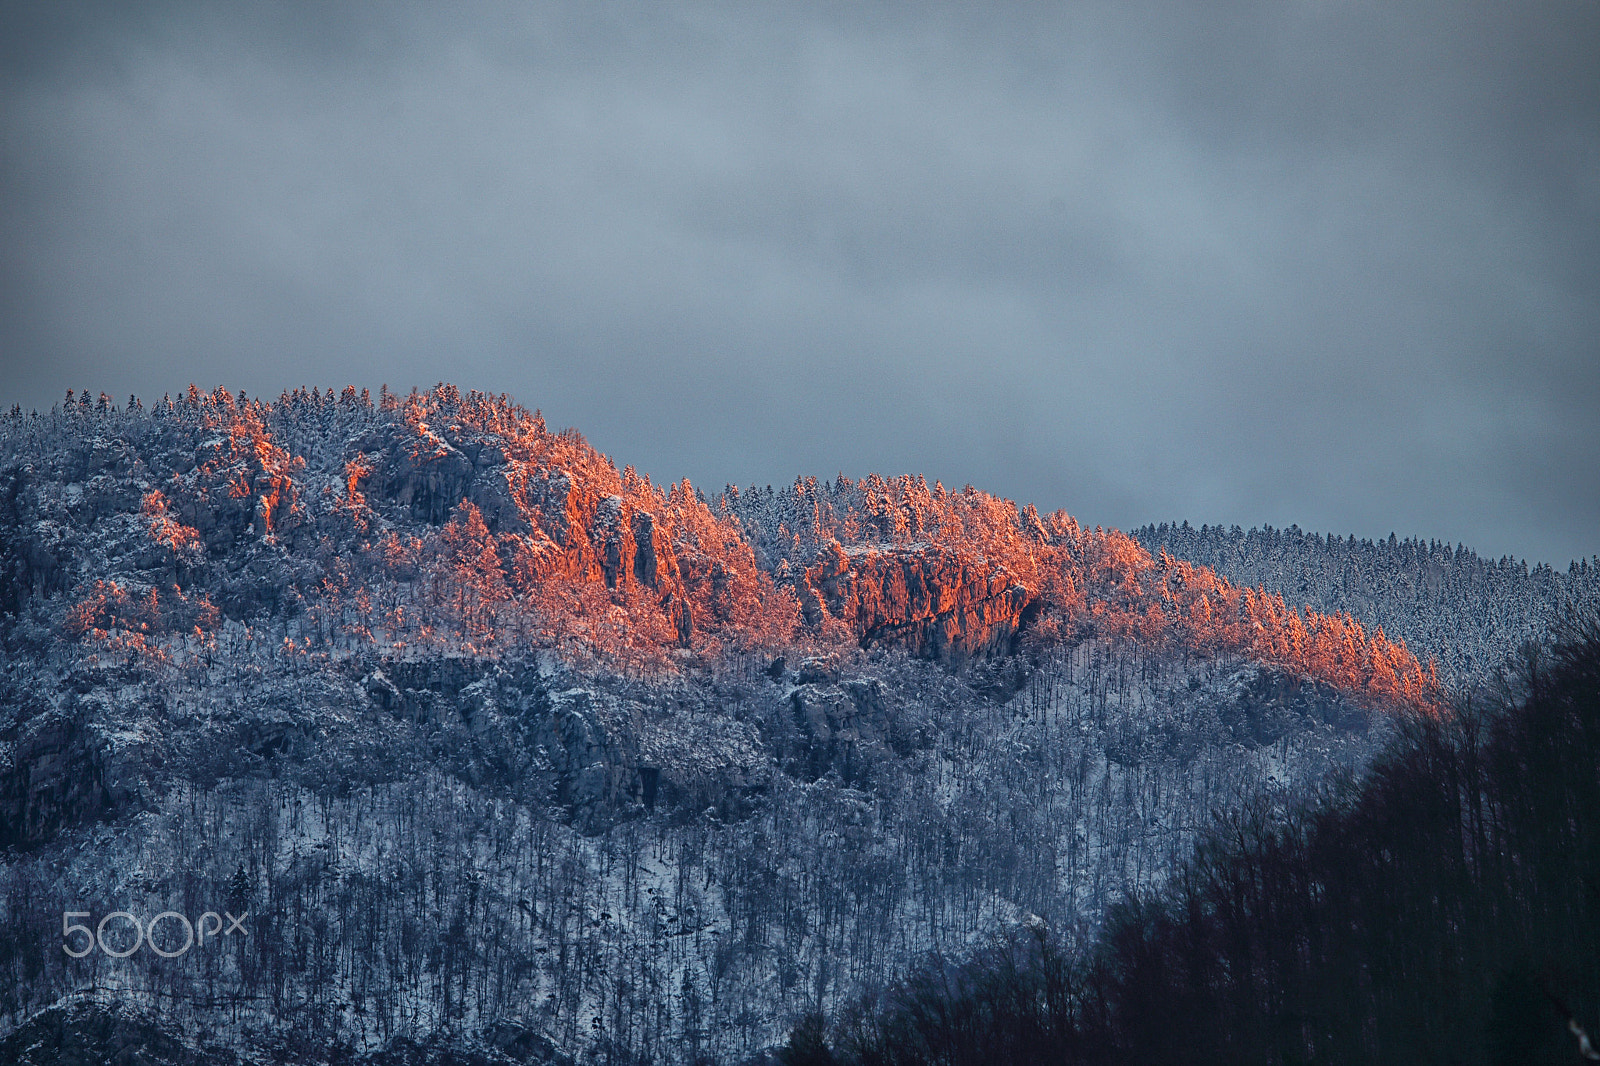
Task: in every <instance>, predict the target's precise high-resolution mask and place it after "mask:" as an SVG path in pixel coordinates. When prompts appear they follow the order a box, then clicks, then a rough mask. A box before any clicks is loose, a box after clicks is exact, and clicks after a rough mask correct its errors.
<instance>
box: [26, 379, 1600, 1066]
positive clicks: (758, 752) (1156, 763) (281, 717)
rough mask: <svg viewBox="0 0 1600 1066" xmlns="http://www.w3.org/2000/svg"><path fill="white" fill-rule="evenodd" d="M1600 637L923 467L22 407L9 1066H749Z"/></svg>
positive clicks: (1505, 578) (1245, 537)
mask: <svg viewBox="0 0 1600 1066" xmlns="http://www.w3.org/2000/svg"><path fill="white" fill-rule="evenodd" d="M1597 602H1600V579H1597V573H1596V567H1594V566H1589V565H1578V566H1575V567H1574V568H1573V569H1571V570H1569V571H1568V572H1567V573H1565V574H1558V573H1556V572H1554V571H1551V570H1549V569H1547V568H1536V569H1535V570H1534V571H1531V572H1530V571H1527V570H1526V569H1525V568H1522V567H1519V566H1516V565H1512V564H1510V563H1509V562H1503V563H1501V564H1489V563H1486V562H1484V561H1480V560H1478V559H1477V558H1476V557H1475V556H1473V555H1471V553H1470V552H1466V551H1464V550H1451V549H1449V548H1447V547H1442V546H1435V545H1426V546H1424V545H1421V544H1418V543H1416V542H1406V543H1404V544H1398V543H1391V544H1384V545H1375V544H1371V543H1364V544H1359V545H1358V544H1355V543H1353V542H1351V543H1348V544H1347V543H1346V542H1344V541H1340V540H1338V539H1337V538H1334V539H1331V540H1323V539H1320V538H1315V537H1308V536H1306V535H1303V534H1300V533H1299V532H1298V531H1297V530H1295V531H1290V532H1288V533H1279V532H1274V531H1265V532H1256V531H1252V533H1251V534H1243V533H1241V532H1238V531H1230V532H1228V533H1223V532H1222V531H1213V530H1209V529H1204V530H1201V531H1195V530H1192V529H1190V528H1188V527H1186V526H1185V527H1178V528H1173V527H1154V528H1147V529H1144V530H1140V531H1138V533H1137V534H1136V535H1135V536H1128V535H1126V534H1123V533H1121V532H1118V531H1116V530H1106V529H1099V528H1095V529H1087V528H1084V527H1083V526H1081V525H1080V524H1079V523H1078V522H1076V521H1075V520H1074V519H1072V518H1071V517H1070V516H1068V515H1066V514H1064V513H1061V512H1056V513H1054V514H1048V515H1041V514H1040V513H1039V512H1038V511H1037V510H1035V509H1034V508H1033V507H1031V506H1026V505H1024V506H1020V507H1019V506H1018V505H1017V504H1014V503H1013V502H1011V501H1008V500H1004V499H1001V498H998V497H995V496H991V495H989V494H987V493H984V492H982V491H979V490H977V489H974V488H972V487H970V486H968V487H964V488H962V489H960V490H953V489H949V488H946V487H945V486H943V485H941V484H938V483H935V484H933V485H932V486H930V485H928V484H927V483H926V482H925V481H924V480H923V479H921V478H917V477H912V476H900V477H880V476H877V475H873V476H869V477H867V478H864V479H861V480H860V481H852V480H850V479H846V478H843V477H842V476H841V477H838V478H836V479H834V480H832V481H819V480H817V479H814V478H800V479H798V480H797V481H796V482H795V483H794V484H793V485H791V486H787V487H784V488H782V489H776V490H775V489H771V488H761V489H756V488H750V489H736V488H733V487H729V488H727V489H725V490H724V491H723V492H720V493H717V494H715V495H707V494H705V493H704V492H702V491H701V490H699V489H697V488H696V487H694V486H692V485H690V484H689V483H688V482H687V481H682V482H678V483H675V484H671V485H666V486H662V485H658V484H655V483H653V482H652V481H651V480H650V479H649V478H648V477H647V476H644V475H641V474H639V473H638V472H636V471H635V470H634V469H633V468H632V467H627V466H624V467H623V468H621V469H620V470H619V469H618V468H617V466H616V465H615V464H614V463H613V462H612V461H611V460H610V459H609V458H608V457H606V456H604V455H601V454H600V453H599V452H597V451H596V450H595V449H593V448H592V447H590V446H589V445H588V443H587V442H586V441H585V440H584V438H583V437H582V435H581V434H580V433H578V432H577V431H575V430H565V431H562V432H552V431H551V430H550V429H549V428H548V427H547V426H546V425H545V423H544V421H543V419H542V417H540V416H539V414H538V413H537V412H530V411H528V410H526V409H524V408H522V407H520V406H518V405H517V404H516V403H514V402H513V401H511V400H510V399H508V398H506V397H503V396H489V395H484V394H480V393H468V394H463V393H461V392H459V391H458V390H456V389H454V388H453V387H451V386H447V385H441V386H439V387H437V388H435V389H433V390H430V391H429V392H426V393H416V392H414V393H412V394H410V395H407V396H396V395H392V394H389V393H388V392H387V391H380V393H379V394H378V395H377V396H376V397H374V396H371V395H370V394H368V393H367V392H365V391H360V392H358V391H357V390H356V389H355V388H353V387H351V388H346V389H345V390H344V391H343V392H342V393H339V394H335V393H334V392H333V391H332V390H331V389H330V390H326V391H318V390H315V389H313V390H309V391H307V390H303V389H302V390H296V391H295V392H293V393H285V394H284V395H282V396H281V397H279V398H278V399H276V400H274V401H271V402H263V401H261V400H258V399H253V398H246V397H244V396H236V395H232V394H229V393H227V392H226V391H225V390H220V389H219V390H217V391H216V392H214V393H210V394H205V393H200V392H198V391H197V390H194V389H192V388H191V389H190V391H189V392H188V394H187V395H184V396H181V397H179V398H178V399H177V400H173V399H171V398H163V399H162V400H161V401H158V402H154V403H148V404H146V403H141V402H140V401H138V400H136V399H133V398H130V400H129V401H128V402H127V403H125V404H121V405H119V404H116V403H114V402H113V401H112V400H111V399H110V398H109V397H106V396H104V395H101V396H100V397H99V398H98V399H91V397H89V396H88V395H87V394H81V395H76V396H69V397H68V401H67V402H66V403H63V404H61V405H58V406H57V407H56V408H55V409H54V410H52V411H50V412H49V413H47V414H43V415H23V414H22V412H21V411H20V410H14V411H13V412H12V413H11V414H10V415H9V416H4V417H0V611H3V614H0V641H3V645H0V646H3V647H4V649H5V666H4V674H3V676H0V685H3V692H4V702H3V717H0V847H4V848H5V849H6V851H5V853H4V854H5V858H4V866H3V868H0V879H3V880H0V890H3V892H4V894H5V898H6V900H7V902H8V907H9V915H10V921H9V922H8V923H7V925H6V927H5V930H4V932H3V933H0V973H3V974H4V975H5V976H4V977H3V978H0V1027H3V1028H0V1031H3V1032H5V1033H6V1034H8V1035H6V1036H5V1037H3V1040H4V1041H6V1043H3V1044H0V1048H4V1049H6V1051H7V1053H8V1054H10V1055H11V1056H12V1058H14V1059H15V1060H16V1061H19V1062H20V1061H27V1062H40V1063H42V1062H53V1061H63V1060H64V1058H65V1056H66V1055H67V1054H68V1053H69V1050H70V1048H72V1047H78V1046H84V1047H94V1048H99V1049H100V1052H99V1053H102V1054H104V1053H105V1049H106V1048H108V1047H111V1046H113V1045H116V1046H122V1045H117V1042H118V1041H122V1042H124V1043H125V1044H127V1046H134V1045H138V1046H140V1047H144V1048H146V1049H147V1052H148V1055H147V1060H148V1061H161V1062H166V1061H171V1062H178V1061H186V1062H187V1061H193V1062H232V1061H263V1062H265V1061H311V1062H330V1063H331V1062H335V1061H338V1062H368V1063H374V1064H376V1063H380V1062H382V1063H388V1062H447V1061H449V1062H454V1061H461V1062H466V1061H473V1062H551V1061H572V1062H645V1061H665V1062H676V1061H686V1062H687V1061H702V1060H704V1061H728V1062H733V1061H743V1060H746V1059H752V1058H759V1057H761V1056H763V1055H766V1054H768V1053H769V1052H770V1051H771V1050H772V1049H773V1048H775V1047H777V1046H778V1045H779V1044H780V1043H781V1042H782V1041H783V1040H784V1039H785V1037H786V1035H787V1034H788V1032H789V1030H790V1028H791V1026H792V1025H793V1024H794V1023H795V1022H796V1020H797V1019H800V1018H803V1017H805V1016H807V1015H810V1014H813V1013H815V1012H819V1011H821V1012H829V1011H834V1010H836V1009H838V1008H841V1007H842V1006H844V1005H847V1004H849V1003H852V1002H855V1001H856V1000H857V999H858V998H859V997H860V996H861V995H862V994H864V993H866V992H869V991H870V990H872V989H874V988H878V987H883V986H884V985H886V984H887V983H889V982H893V981H895V980H897V979H899V978H901V977H903V976H904V975H906V974H907V973H909V972H911V971H912V969H913V968H914V967H915V966H916V965H917V963H918V961H919V960H920V959H921V958H923V957H924V956H925V955H926V953H928V952H930V951H936V952H940V953H943V954H945V955H948V956H951V957H958V956H961V955H963V954H966V953H970V952H972V951H974V950H977V949H978V948H979V947H981V946H982V945H983V944H985V943H987V942H988V941H989V940H990V939H991V938H993V937H994V936H996V935H1000V934H1003V933H1005V932H1006V931H1007V930H1014V929H1017V928H1021V927H1027V926H1028V925H1029V923H1038V922H1043V923H1045V924H1046V925H1048V926H1049V927H1050V928H1051V929H1054V930H1058V931H1060V933H1061V935H1063V936H1065V937H1068V938H1069V939H1072V940H1073V941H1074V942H1081V943H1083V944H1087V943H1089V942H1090V941H1091V940H1092V938H1093V937H1094V936H1095V935H1096V932H1097V930H1099V929H1100V927H1101V925H1102V921H1103V918H1104V916H1105V914H1106V912H1107V910H1108V908H1113V907H1115V906H1116V905H1117V904H1119V903H1121V902H1123V901H1125V900H1127V899H1128V898H1130V895H1133V894H1137V893H1140V892H1147V891H1151V890H1154V889H1156V888H1158V887H1159V886H1160V885H1161V884H1163V883H1164V881H1165V879H1166V877H1167V876H1168V874H1169V873H1170V872H1171V871H1172V870H1173V869H1174V863H1175V861H1176V860H1178V859H1179V858H1181V857H1182V856H1185V855H1187V854H1188V853H1189V852H1190V851H1191V850H1192V849H1193V848H1194V846H1195V844H1196V842H1197V841H1199V840H1201V839H1202V838H1203V837H1204V835H1205V833H1206V831H1207V828H1208V827H1209V826H1210V825H1211V824H1212V818H1213V814H1214V812H1217V811H1221V810H1228V809H1235V808H1237V807H1239V805H1240V804H1243V803H1246V802H1256V803H1259V802H1265V803H1266V804H1267V805H1268V806H1269V808H1271V809H1288V807H1289V806H1290V805H1291V804H1292V803H1293V802H1295V800H1296V797H1299V796H1302V795H1304V794H1305V793H1306V791H1307V790H1310V789H1315V788H1317V787H1320V786H1321V785H1322V784H1323V783H1324V782H1326V781H1328V780H1330V776H1329V775H1334V777H1335V778H1339V777H1341V775H1346V776H1355V777H1359V776H1360V775H1361V774H1362V773H1363V772H1364V770H1365V768H1366V767H1367V765H1368V763H1369V761H1370V759H1371V758H1372V756H1373V755H1374V753H1376V752H1377V751H1379V750H1380V749H1381V748H1382V747H1383V745H1384V744H1385V743H1387V742H1388V740H1389V739H1390V738H1391V737H1392V736H1393V734H1394V732H1395V730H1396V729H1397V727H1398V723H1402V722H1405V721H1413V720H1415V721H1436V720H1439V719H1440V718H1441V717H1442V716H1443V717H1447V716H1449V715H1450V714H1451V713H1452V712H1451V710H1450V703H1451V700H1452V697H1453V696H1454V695H1455V694H1457V693H1459V692H1463V691H1466V690H1468V689H1470V688H1472V687H1473V686H1475V685H1485V684H1490V683H1492V682H1493V681H1494V680H1495V678H1496V676H1497V672H1498V671H1500V669H1501V667H1502V666H1503V665H1504V664H1505V663H1506V662H1508V661H1509V659H1510V658H1511V656H1513V654H1515V653H1516V652H1517V649H1518V648H1519V647H1522V646H1526V647H1527V648H1528V649H1532V648H1536V647H1537V646H1538V645H1539V643H1540V642H1541V641H1545V640H1546V639H1547V634H1548V629H1549V625H1550V623H1551V621H1552V619H1554V618H1556V617H1557V616H1558V615H1560V614H1561V613H1562V612H1564V611H1566V610H1569V609H1582V608H1585V607H1593V606H1594V605H1595V604H1596V603H1597ZM1528 654H1532V651H1531V650H1529V651H1526V652H1525V653H1524V656H1525V657H1526V655H1528ZM1263 797H1264V799H1263ZM243 911H248V912H249V913H250V919H249V927H248V930H249V931H248V932H247V933H246V932H242V931H241V932H239V933H235V934H231V935H229V936H221V935H220V934H218V933H216V932H213V933H212V934H211V936H212V939H211V940H209V941H208V942H206V943H203V944H202V943H198V942H195V943H192V944H191V945H190V946H189V947H184V948H183V950H182V951H179V950H178V948H179V947H180V946H181V945H182V943H183V937H182V931H183V928H184V927H185V926H186V925H187V926H194V927H195V928H196V929H198V928H200V927H202V926H204V922H203V920H202V916H203V915H205V914H224V913H225V914H228V915H230V916H232V915H238V914H240V913H242V912H243ZM119 912H120V913H121V914H122V915H123V917H117V918H115V919H114V920H113V921H112V923H111V924H110V925H105V924H103V922H102V919H105V918H106V916H108V915H114V914H117V913H119ZM69 914H72V915H82V916H83V917H82V918H81V921H82V922H87V923H89V924H88V925H87V926H82V927H81V928H83V929H86V930H87V933H85V932H74V933H72V934H71V937H70V938H69V937H67V936H64V934H65V933H66V932H67V929H68V926H70V925H71V922H72V920H73V919H72V918H71V917H64V916H65V915H69ZM162 914H170V915H172V916H171V917H166V918H164V919H163V924H161V926H160V930H161V931H160V933H159V934H158V933H157V932H156V923H155V922H154V921H152V919H154V918H155V917H156V916H157V915H162ZM180 919H181V920H180ZM197 922H198V923H200V924H199V925H196V923H197ZM96 923H101V924H99V925H97V924H96ZM135 932H137V933H138V934H139V936H138V938H137V939H132V938H133V934H134V933H135ZM85 935H88V936H89V937H90V940H89V941H88V942H87V944H88V950H86V951H83V952H82V953H81V954H79V949H80V948H82V947H83V946H84V944H85V941H84V940H83V939H82V938H83V937H84V936H85ZM174 937H176V939H173V938H174ZM119 938H121V939H119ZM130 944H131V948H132V949H131V950H127V949H128V948H129V947H130ZM67 948H70V949H71V950H66V949H67ZM158 948H159V949H160V950H157V949H158ZM125 950H126V954H125V955H123V954H119V953H121V952H123V951H125ZM169 952H170V953H171V954H170V957H169V954H168V953H169ZM30 1049H31V1050H30ZM52 1056H55V1057H52Z"/></svg>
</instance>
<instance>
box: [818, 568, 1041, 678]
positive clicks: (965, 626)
mask: <svg viewBox="0 0 1600 1066" xmlns="http://www.w3.org/2000/svg"><path fill="white" fill-rule="evenodd" d="M800 598H801V606H802V608H803V609H804V610H805V611H806V615H807V621H808V622H815V621H816V620H817V619H818V618H819V617H820V612H821V611H822V610H824V609H825V610H826V611H827V613H828V614H830V615H832V616H833V617H834V618H837V619H839V620H841V621H843V622H844V623H845V624H846V625H848V626H849V627H850V628H851V630H852V631H853V632H854V633H855V635H856V637H857V638H858V639H859V640H860V641H861V642H862V644H873V643H885V644H899V645H902V646H904V647H906V648H907V649H909V650H910V651H911V652H912V654H914V655H918V656H921V657H924V658H930V659H939V660H940V661H943V662H948V663H956V662H961V661H964V660H966V659H970V658H972V657H974V656H978V655H986V654H994V653H1000V652H1005V651H1009V650H1010V649H1011V646H1012V644H1013V642H1014V641H1015V639H1016V637H1017V635H1018V633H1019V632H1021V630H1022V629H1023V628H1024V627H1025V626H1026V625H1027V623H1028V622H1029V621H1030V620H1031V618H1032V616H1033V613H1035V611H1036V606H1035V605H1036V603H1037V597H1036V595H1035V593H1034V592H1033V590H1032V589H1030V588H1028V587H1027V586H1026V585H1024V584H1022V583H1021V582H1018V581H1017V580H1015V579H1014V578H1013V576H1012V575H1011V574H1010V573H1009V572H1007V571H1006V569H1005V568H1004V567H1000V566H996V565H993V564H991V563H989V562H988V561H987V560H985V559H983V558H982V557H979V556H974V555H969V554H966V553H963V552H959V551H954V550H951V549H949V548H941V547H936V546H930V545H911V546H906V547H902V546H887V547H883V548H872V547H850V548H845V547H843V546H841V545H840V544H839V542H838V541H830V542H829V543H828V544H827V545H825V546H824V547H823V549H822V551H821V552H820V553H819V556H818V559H817V561H816V563H815V564H813V565H812V566H809V567H807V568H806V569H805V572H804V576H803V578H802V582H801V587H800Z"/></svg>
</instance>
